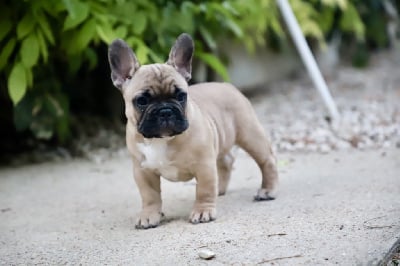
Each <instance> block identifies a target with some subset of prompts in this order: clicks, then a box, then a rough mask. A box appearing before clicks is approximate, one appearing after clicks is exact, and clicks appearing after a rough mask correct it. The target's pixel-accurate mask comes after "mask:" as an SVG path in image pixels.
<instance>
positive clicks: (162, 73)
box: [127, 64, 187, 96]
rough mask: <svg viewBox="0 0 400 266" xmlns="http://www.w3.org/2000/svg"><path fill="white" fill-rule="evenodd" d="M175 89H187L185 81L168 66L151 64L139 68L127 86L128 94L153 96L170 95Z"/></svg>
mask: <svg viewBox="0 0 400 266" xmlns="http://www.w3.org/2000/svg"><path fill="white" fill-rule="evenodd" d="M176 88H180V89H182V90H186V89H187V82H186V80H185V79H184V78H183V77H182V76H181V75H180V74H179V73H178V72H177V71H176V70H175V68H173V67H172V66H170V65H167V64H151V65H143V66H141V67H140V68H139V69H138V71H137V72H136V73H135V75H134V76H133V77H132V80H131V82H130V85H129V88H128V90H129V92H127V93H129V94H138V93H141V92H143V91H148V92H150V93H151V94H153V95H159V96H161V95H166V96H167V95H171V94H173V93H175V90H176Z"/></svg>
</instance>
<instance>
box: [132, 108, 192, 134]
mask: <svg viewBox="0 0 400 266" xmlns="http://www.w3.org/2000/svg"><path fill="white" fill-rule="evenodd" d="M188 127H189V123H188V121H187V119H186V117H185V114H184V111H183V109H182V108H181V107H180V106H178V105H175V104H162V105H157V106H154V107H153V108H149V109H148V110H146V112H145V113H143V115H142V119H141V120H140V122H139V124H138V131H139V133H140V134H142V135H143V136H144V137H145V138H163V137H171V136H175V135H179V134H181V133H182V132H184V131H185V130H186V129H187V128H188Z"/></svg>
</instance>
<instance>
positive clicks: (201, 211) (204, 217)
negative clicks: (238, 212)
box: [189, 208, 217, 224]
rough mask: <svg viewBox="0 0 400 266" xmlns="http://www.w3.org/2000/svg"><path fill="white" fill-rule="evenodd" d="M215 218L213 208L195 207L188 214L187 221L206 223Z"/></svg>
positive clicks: (215, 212)
mask: <svg viewBox="0 0 400 266" xmlns="http://www.w3.org/2000/svg"><path fill="white" fill-rule="evenodd" d="M216 218H217V211H216V209H215V208H195V209H193V211H192V213H191V214H190V217H189V221H190V222H191V223H192V224H198V223H208V222H211V221H214V220H215V219H216Z"/></svg>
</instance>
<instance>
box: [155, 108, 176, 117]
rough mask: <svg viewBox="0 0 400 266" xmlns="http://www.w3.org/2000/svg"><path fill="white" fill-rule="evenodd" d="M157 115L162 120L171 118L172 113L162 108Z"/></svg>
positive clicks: (168, 109)
mask: <svg viewBox="0 0 400 266" xmlns="http://www.w3.org/2000/svg"><path fill="white" fill-rule="evenodd" d="M158 115H159V116H160V117H162V118H165V119H168V118H171V116H172V115H173V112H172V110H171V109H170V108H163V109H161V110H160V111H158Z"/></svg>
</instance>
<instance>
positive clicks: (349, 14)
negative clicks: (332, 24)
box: [340, 3, 365, 40]
mask: <svg viewBox="0 0 400 266" xmlns="http://www.w3.org/2000/svg"><path fill="white" fill-rule="evenodd" d="M340 27H341V28H342V29H343V30H344V31H349V32H351V31H353V32H354V33H355V34H356V37H357V39H359V40H363V39H364V35H365V27H364V24H363V22H362V20H361V18H360V16H359V14H358V11H357V9H356V8H355V6H354V5H352V4H350V3H348V5H347V8H346V9H345V10H344V11H343V15H342V17H341V19H340Z"/></svg>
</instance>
